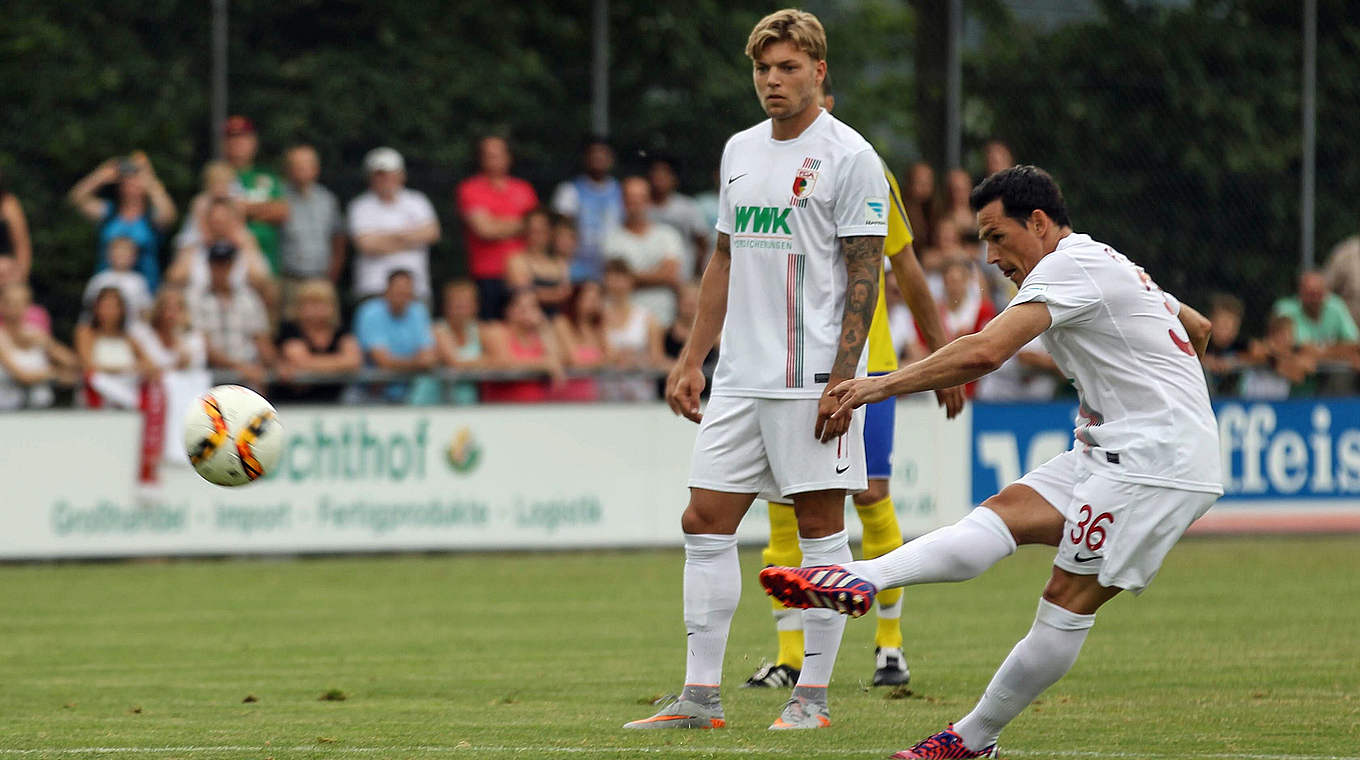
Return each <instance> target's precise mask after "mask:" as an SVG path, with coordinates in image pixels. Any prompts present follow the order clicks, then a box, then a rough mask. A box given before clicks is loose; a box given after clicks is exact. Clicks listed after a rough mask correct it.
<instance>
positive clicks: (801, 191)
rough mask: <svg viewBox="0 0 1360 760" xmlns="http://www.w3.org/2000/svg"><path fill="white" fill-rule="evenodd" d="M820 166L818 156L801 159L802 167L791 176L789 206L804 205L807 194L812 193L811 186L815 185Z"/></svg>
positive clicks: (820, 162) (805, 204)
mask: <svg viewBox="0 0 1360 760" xmlns="http://www.w3.org/2000/svg"><path fill="white" fill-rule="evenodd" d="M821 167H822V160H821V159H820V158H811V157H808V158H805V159H803V168H801V169H799V170H798V174H797V175H796V176H794V178H793V197H792V198H790V199H789V205H790V206H799V207H806V206H807V199H808V196H810V195H812V188H814V187H816V185H817V176H818V174H819V171H818V170H819V169H821Z"/></svg>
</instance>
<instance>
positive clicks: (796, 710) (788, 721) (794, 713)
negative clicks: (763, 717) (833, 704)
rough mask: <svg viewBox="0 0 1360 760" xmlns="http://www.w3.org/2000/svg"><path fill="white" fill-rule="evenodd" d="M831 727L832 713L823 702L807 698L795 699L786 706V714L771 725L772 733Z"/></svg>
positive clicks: (781, 715)
mask: <svg viewBox="0 0 1360 760" xmlns="http://www.w3.org/2000/svg"><path fill="white" fill-rule="evenodd" d="M829 725H831V711H830V710H828V709H827V707H826V705H825V704H823V703H821V702H814V701H812V700H810V699H808V698H807V697H793V698H791V699H790V700H789V701H788V702H786V703H785V704H784V712H782V713H780V714H779V717H778V718H775V719H774V723H771V724H770V730H771V731H783V730H788V729H799V728H826V727H827V726H829Z"/></svg>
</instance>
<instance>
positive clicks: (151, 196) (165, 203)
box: [67, 150, 176, 293]
mask: <svg viewBox="0 0 1360 760" xmlns="http://www.w3.org/2000/svg"><path fill="white" fill-rule="evenodd" d="M110 186H114V188H115V189H114V191H113V193H112V200H110V199H109V198H108V197H106V196H107V195H108V193H101V191H102V190H103V189H104V188H106V187H110ZM67 199H68V200H70V202H71V205H72V206H75V207H76V209H77V210H78V211H80V213H81V214H82V215H83V216H84V217H85V218H86V219H89V220H90V221H92V222H94V223H95V224H97V225H99V256H98V259H97V260H96V264H95V271H96V272H102V271H103V270H105V269H107V268H108V266H109V261H108V253H107V251H108V245H109V242H110V241H112V240H114V239H116V238H122V237H126V238H131V239H132V240H133V241H135V242H136V243H137V263H136V270H137V271H138V272H140V273H141V274H142V276H143V277H145V278H146V283H147V286H148V287H149V288H150V289H151V292H153V293H154V292H155V291H156V288H157V286H158V285H159V284H160V275H161V268H160V244H161V235H162V234H163V233H164V232H165V230H167V229H169V228H170V225H171V224H173V223H174V221H175V215H176V211H175V202H174V201H173V200H171V199H170V194H169V193H167V192H165V185H163V184H161V181H160V178H159V177H157V176H156V171H155V169H153V168H152V166H151V159H149V158H147V156H146V154H145V153H143V152H142V151H140V150H139V151H135V152H133V153H132V155H130V156H126V157H124V158H110V159H109V160H107V161H105V162H104V163H102V164H100V165H99V166H98V167H96V168H95V170H94V171H92V172H90V173H89V174H87V175H85V177H84V178H83V179H81V180H80V181H79V182H77V183H76V185H75V187H73V188H71V192H70V193H68V194H67Z"/></svg>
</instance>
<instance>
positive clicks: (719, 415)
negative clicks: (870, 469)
mask: <svg viewBox="0 0 1360 760" xmlns="http://www.w3.org/2000/svg"><path fill="white" fill-rule="evenodd" d="M816 423H817V399H815V398H793V399H782V398H780V399H776V398H748V397H744V396H713V397H712V398H710V399H709V401H708V408H706V409H705V410H704V420H703V422H702V423H701V424H700V425H699V435H698V436H697V437H696V438H695V440H694V456H693V458H692V460H691V464H690V476H689V485H690V487H691V488H707V489H709V490H712V491H723V492H726V493H754V494H761V495H762V496H772V497H785V498H786V497H789V496H792V495H794V494H799V493H806V492H808V491H826V490H832V489H842V488H843V489H845V490H846V491H848V492H850V493H859V492H860V491H863V490H864V489H865V488H866V487H867V485H868V482H867V481H866V480H865V475H864V410H863V409H856V410H855V413H854V416H853V417H851V419H850V430H849V431H847V432H846V433H845V435H842V436H840V437H838V438H834V439H832V440H830V441H827V442H826V443H822V442H820V441H818V440H817V438H816V437H815V436H814V435H813V429H814V427H815V426H816Z"/></svg>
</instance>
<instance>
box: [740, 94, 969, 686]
mask: <svg viewBox="0 0 1360 760" xmlns="http://www.w3.org/2000/svg"><path fill="white" fill-rule="evenodd" d="M835 104H836V98H835V95H834V94H833V92H832V89H831V75H830V74H829V73H828V74H827V75H826V77H825V78H824V79H823V80H822V107H823V108H825V109H826V110H828V111H831V110H833V109H834V108H835ZM883 177H884V179H885V180H887V182H888V199H889V201H890V203H889V204H888V237H887V238H886V239H885V240H884V245H883V256H884V258H885V259H886V260H887V261H888V262H890V263H891V265H892V272H893V276H894V277H895V278H896V279H897V284H898V287H900V288H901V290H902V295H903V296H904V298H905V299H906V302H907V306H908V307H909V308H910V309H911V315H912V318H913V319H914V320H915V322H916V325H917V328H918V329H919V330H920V331H921V335H922V336H923V337H924V338H925V342H926V346H927V347H928V348H929V349H930V350H932V351H934V350H936V349H938V348H940V347H941V346H943V345H944V342H945V340H944V328H943V326H942V325H941V324H940V315H939V311H937V310H936V306H935V298H934V297H933V296H932V295H931V294H930V286H929V285H928V284H927V283H926V276H925V272H924V271H922V269H921V264H920V262H918V261H917V259H916V252H915V250H914V249H913V248H912V233H911V223H910V222H908V221H907V213H906V208H905V207H904V206H903V205H902V194H901V191H900V190H898V187H897V178H896V177H894V176H893V173H892V171H891V170H889V169H888V167H887V165H886V164H885V165H884V167H883ZM867 351H868V353H869V356H868V366H867V369H868V372H869V375H870V376H874V375H882V374H886V373H888V372H892V371H893V370H895V369H897V354H896V353H895V351H894V349H893V336H892V333H891V332H890V331H889V329H888V301H887V298H886V289H885V288H884V287H883V275H882V272H880V274H879V280H878V303H877V304H876V305H875V306H874V319H873V323H872V325H871V326H870V327H869V343H868V348H867ZM936 396H937V397H938V399H939V402H940V405H941V406H943V407H945V410H946V413H947V414H948V416H949V417H950V418H951V419H952V418H954V417H955V416H957V415H958V413H959V412H960V411H962V410H963V404H964V395H963V388H961V387H954V388H946V389H943V390H939V391H936ZM896 416H897V401H896V399H885V400H883V401H880V402H878V403H877V404H869V405H868V406H866V407H865V408H864V458H865V468H866V474H867V476H868V481H869V487H868V488H867V489H865V490H864V491H861V492H859V493H857V494H855V495H854V503H855V513H856V515H857V516H858V517H859V521H860V525H861V526H862V527H863V533H862V537H861V540H860V551H861V552H862V554H863V556H864V557H865V558H866V559H870V558H873V557H878V556H881V555H884V554H887V553H888V552H890V551H892V550H893V549H896V548H897V547H899V546H901V545H902V528H901V527H900V526H899V525H898V522H897V508H896V506H895V505H894V504H893V499H892V493H891V491H890V490H889V481H890V479H891V477H892V451H893V428H894V425H895V421H896ZM769 518H770V543H769V545H768V546H766V547H765V550H764V551H763V552H761V559H762V560H763V561H764V562H765V564H766V565H798V564H801V563H802V561H803V554H802V552H801V551H800V550H799V548H798V518H797V517H796V516H795V515H794V511H793V505H792V504H790V503H787V502H780V501H778V500H774V501H770V502H769ZM770 601H771V603H772V605H773V607H774V620H775V633H776V636H777V638H778V642H779V651H778V654H777V655H776V657H775V660H774V662H772V663H768V664H763V665H761V666H760V667H759V668H757V669H756V672H755V673H753V674H752V675H751V677H750V678H748V679H746V683H744V684H742V685H743V686H745V687H748V688H781V687H789V686H792V685H793V684H794V683H796V682H797V681H798V677H799V674H800V672H801V670H802V667H803V651H804V650H803V645H804V642H803V614H804V613H803V611H802V610H799V609H796V608H790V607H785V606H784V605H783V603H781V602H780V601H779V600H778V599H774V598H771V600H770ZM877 601H878V603H877V605H875V607H874V610H875V611H876V612H877V614H878V625H877V626H876V627H875V630H874V674H873V684H874V685H875V686H900V685H904V684H906V683H907V682H908V681H910V680H911V671H910V670H909V669H908V667H907V658H906V655H905V654H904V653H903V651H902V591H901V589H888V590H887V591H884V592H883V593H881V594H879V595H878V600H877Z"/></svg>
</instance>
